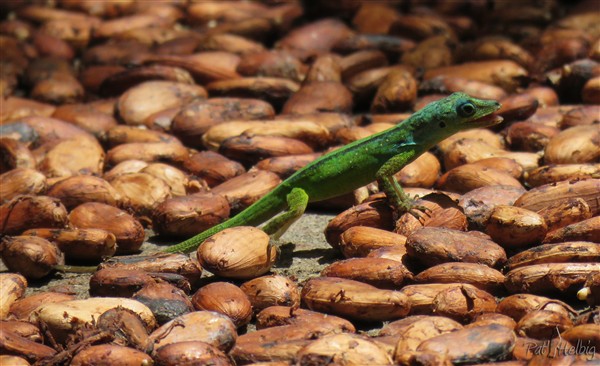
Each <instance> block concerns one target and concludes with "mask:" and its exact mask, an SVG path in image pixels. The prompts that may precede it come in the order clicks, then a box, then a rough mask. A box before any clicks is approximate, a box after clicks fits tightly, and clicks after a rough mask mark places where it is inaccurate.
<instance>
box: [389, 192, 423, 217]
mask: <svg viewBox="0 0 600 366" xmlns="http://www.w3.org/2000/svg"><path fill="white" fill-rule="evenodd" d="M417 202H418V199H417V197H415V198H414V199H413V198H411V199H409V200H407V201H405V202H398V205H396V207H394V208H395V210H394V219H396V220H397V219H399V218H400V216H402V215H403V214H405V213H409V214H411V215H412V216H413V217H414V218H415V219H417V220H420V219H422V218H423V215H427V216H429V213H428V212H431V209H429V208H428V207H426V206H424V205H419V204H417Z"/></svg>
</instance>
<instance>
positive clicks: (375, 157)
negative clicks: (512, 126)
mask: <svg viewBox="0 0 600 366" xmlns="http://www.w3.org/2000/svg"><path fill="white" fill-rule="evenodd" d="M499 108H500V104H499V103H498V102H496V101H493V100H481V99H476V98H472V97H469V96H468V95H466V94H464V93H454V94H452V95H450V96H448V97H446V98H444V99H441V100H439V101H436V102H433V103H430V104H428V105H427V106H426V107H425V108H423V109H421V110H420V111H418V112H416V113H414V114H413V115H411V116H410V118H408V119H406V120H404V121H402V122H401V123H399V124H398V125H396V126H394V127H392V128H390V129H388V130H386V131H383V132H380V133H377V134H374V135H371V136H369V137H366V138H364V139H361V140H358V141H355V142H352V143H350V144H348V145H346V146H344V147H342V148H340V149H337V150H335V151H333V152H331V153H329V154H327V155H324V156H322V157H321V158H319V159H317V160H315V161H313V162H312V163H310V164H308V165H307V166H305V167H304V168H302V169H300V170H298V171H297V172H296V173H294V174H293V175H292V176H290V177H289V178H288V179H286V180H285V181H283V182H282V183H281V184H280V185H278V186H277V187H276V188H275V189H274V190H273V191H271V192H270V193H268V194H267V195H265V196H264V197H262V198H261V199H260V200H258V201H257V202H255V203H254V204H253V205H251V206H250V207H248V208H246V209H245V210H244V211H242V212H240V213H239V214H237V215H236V216H234V217H232V218H230V219H229V220H227V221H225V222H223V223H221V224H219V225H216V226H214V227H212V228H210V229H208V230H206V231H204V232H202V233H200V234H198V235H196V236H194V237H192V238H190V239H188V240H186V241H184V242H182V243H179V244H177V245H173V246H171V247H169V248H167V249H166V250H165V251H167V252H170V253H175V252H191V251H193V250H195V249H196V248H197V247H198V246H199V245H200V244H201V243H202V242H203V241H204V240H206V239H207V238H208V237H210V236H212V235H214V234H216V233H218V232H220V231H222V230H225V229H227V228H230V227H235V226H243V225H244V226H256V225H259V224H262V223H264V222H266V221H267V220H269V219H272V220H271V221H269V223H267V224H266V225H265V227H264V228H263V230H264V231H265V232H267V233H268V234H280V233H282V232H283V231H285V229H287V227H289V225H290V224H291V223H292V222H293V221H294V220H295V219H297V218H298V217H299V216H301V215H302V213H303V212H304V209H305V208H306V205H307V204H308V203H309V202H314V201H322V200H326V199H328V198H332V197H336V196H340V195H343V194H346V193H349V192H352V191H353V190H355V189H357V188H359V187H362V186H364V185H366V184H368V183H370V182H372V181H373V179H374V178H375V179H376V180H377V182H378V184H379V187H380V189H381V190H382V191H383V192H385V194H386V196H387V198H388V200H389V201H390V203H391V204H392V206H393V207H394V209H395V210H396V212H397V213H404V212H408V211H410V210H411V209H412V208H413V207H412V200H411V199H410V197H408V195H406V193H404V191H403V190H402V188H401V187H400V184H398V182H397V181H396V179H395V178H394V174H395V173H396V172H398V171H399V170H400V169H402V168H403V167H404V166H406V165H407V164H409V163H410V162H412V161H413V160H415V159H416V158H417V157H419V156H420V155H421V154H423V153H424V152H426V151H428V150H429V149H431V148H432V147H433V146H435V145H436V144H437V143H438V142H440V141H442V140H444V139H445V138H447V137H449V136H451V135H453V134H455V133H456V132H459V131H463V130H468V129H471V128H478V127H487V126H491V125H494V124H497V123H500V122H501V121H502V118H500V117H498V116H496V115H493V112H495V111H497V110H498V109H499ZM284 210H286V212H285V213H283V214H282V215H279V216H277V217H275V218H273V217H274V216H276V215H277V214H278V213H280V212H282V211H284Z"/></svg>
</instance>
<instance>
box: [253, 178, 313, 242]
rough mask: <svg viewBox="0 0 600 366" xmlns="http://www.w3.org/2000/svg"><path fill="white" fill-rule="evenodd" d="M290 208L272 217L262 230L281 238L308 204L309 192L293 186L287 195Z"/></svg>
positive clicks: (275, 237)
mask: <svg viewBox="0 0 600 366" xmlns="http://www.w3.org/2000/svg"><path fill="white" fill-rule="evenodd" d="M286 199H287V204H288V209H287V211H285V212H284V213H282V214H281V215H279V216H275V217H274V218H273V219H271V220H270V221H269V222H268V223H267V224H265V226H264V227H263V228H262V230H263V231H264V232H265V233H267V234H269V235H270V236H271V237H273V238H274V239H279V237H280V236H281V235H283V233H285V231H286V230H287V229H288V228H289V227H290V225H292V224H293V223H294V221H296V220H297V219H298V218H300V216H302V214H303V213H304V211H305V210H306V206H307V205H308V194H306V192H305V191H304V190H303V189H301V188H293V189H292V191H291V192H290V193H288V195H287V196H286Z"/></svg>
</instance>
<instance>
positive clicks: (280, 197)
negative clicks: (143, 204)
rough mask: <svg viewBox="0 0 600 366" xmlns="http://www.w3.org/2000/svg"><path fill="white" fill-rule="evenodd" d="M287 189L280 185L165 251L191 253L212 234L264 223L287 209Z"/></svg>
mask: <svg viewBox="0 0 600 366" xmlns="http://www.w3.org/2000/svg"><path fill="white" fill-rule="evenodd" d="M285 191H286V190H285V188H283V187H281V186H279V187H277V188H275V190H273V191H271V192H270V193H268V194H267V195H266V196H264V197H263V198H261V199H260V200H258V201H256V202H254V203H253V204H252V205H250V206H249V207H248V208H246V209H245V210H243V211H242V212H240V213H238V214H237V215H235V216H234V217H232V218H230V219H229V220H227V221H224V222H222V223H220V224H218V225H215V226H213V227H211V228H210V229H208V230H205V231H203V232H201V233H200V234H198V235H196V236H194V237H192V238H190V239H188V240H185V241H182V242H181V243H179V244H175V245H173V246H170V247H168V248H167V249H165V250H164V251H165V252H167V253H189V252H192V251H194V250H195V249H196V248H198V246H200V244H202V242H203V241H204V240H206V239H207V238H209V237H210V236H212V235H214V234H216V233H218V232H220V231H223V230H225V229H228V228H230V227H235V226H244V225H249V226H256V225H259V224H262V223H263V222H265V221H267V220H268V219H270V218H272V217H273V216H275V215H276V214H278V213H279V212H281V211H283V210H284V209H285V207H286V195H287V192H285Z"/></svg>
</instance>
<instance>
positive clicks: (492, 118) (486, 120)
mask: <svg viewBox="0 0 600 366" xmlns="http://www.w3.org/2000/svg"><path fill="white" fill-rule="evenodd" d="M503 120H504V119H503V118H502V117H500V116H499V115H497V114H494V113H492V114H488V115H487V116H483V117H481V118H477V119H476V120H473V121H471V124H474V125H477V126H480V127H487V126H493V125H497V124H498V123H500V122H502V121H503Z"/></svg>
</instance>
